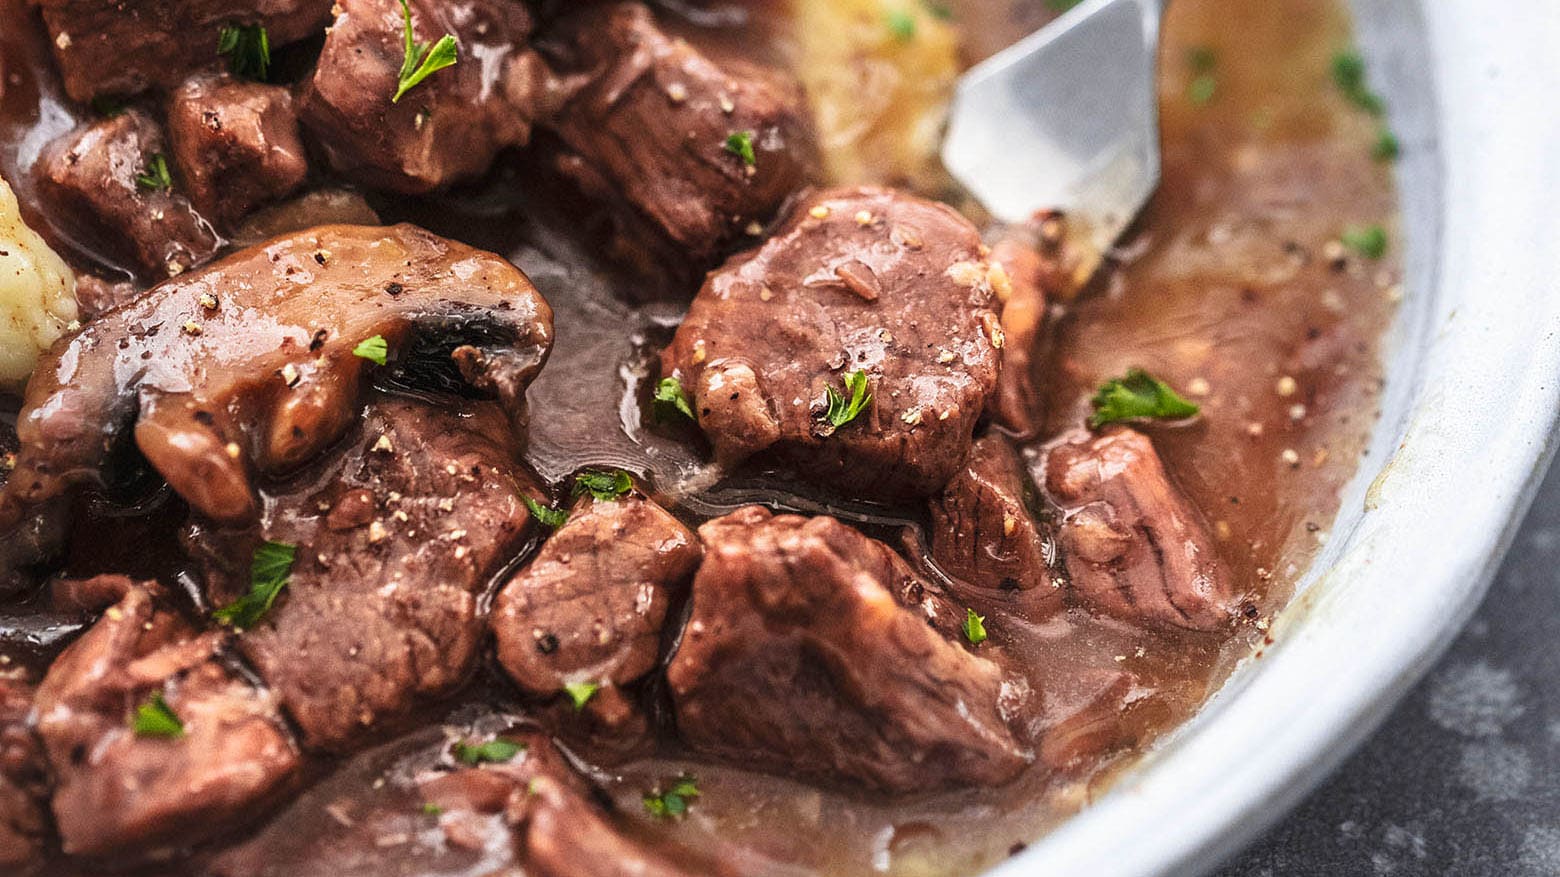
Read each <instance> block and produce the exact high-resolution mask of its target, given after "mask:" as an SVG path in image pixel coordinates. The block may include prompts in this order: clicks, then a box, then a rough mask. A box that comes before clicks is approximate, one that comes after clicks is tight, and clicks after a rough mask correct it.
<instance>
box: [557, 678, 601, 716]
mask: <svg viewBox="0 0 1560 877" xmlns="http://www.w3.org/2000/svg"><path fill="white" fill-rule="evenodd" d="M563 690H564V692H565V693H566V694H568V695H569V700H572V701H574V711H575V712H579V711H580V710H582V709H584V708H585V704H586V703H589V702H590V699H591V698H592V697H595V696H596V692H598V691H600V690H601V686H600V685H598V684H597V683H595V682H565V683H564V684H563Z"/></svg>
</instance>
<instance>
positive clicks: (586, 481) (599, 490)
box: [574, 469, 634, 502]
mask: <svg viewBox="0 0 1560 877" xmlns="http://www.w3.org/2000/svg"><path fill="white" fill-rule="evenodd" d="M633 489H634V477H633V476H632V475H629V474H628V473H627V472H624V471H623V470H622V469H608V470H594V469H593V470H589V471H586V472H581V473H580V474H578V475H576V476H574V495H575V496H583V495H585V494H587V493H588V494H590V495H591V496H593V497H595V498H596V499H597V500H600V501H601V502H611V501H612V500H615V499H617V498H618V497H620V496H622V495H623V494H625V493H628V492H629V491H630V490H633Z"/></svg>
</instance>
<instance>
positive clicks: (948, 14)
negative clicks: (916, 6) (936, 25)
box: [921, 0, 953, 21]
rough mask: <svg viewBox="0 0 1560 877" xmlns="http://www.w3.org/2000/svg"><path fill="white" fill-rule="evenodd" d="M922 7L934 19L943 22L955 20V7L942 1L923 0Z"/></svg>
mask: <svg viewBox="0 0 1560 877" xmlns="http://www.w3.org/2000/svg"><path fill="white" fill-rule="evenodd" d="M921 5H922V6H923V7H925V9H926V11H927V12H928V13H929V14H930V15H931V16H932V17H933V18H936V19H939V20H941V21H952V20H953V7H952V6H949V5H948V4H947V3H944V2H942V0H922V2H921Z"/></svg>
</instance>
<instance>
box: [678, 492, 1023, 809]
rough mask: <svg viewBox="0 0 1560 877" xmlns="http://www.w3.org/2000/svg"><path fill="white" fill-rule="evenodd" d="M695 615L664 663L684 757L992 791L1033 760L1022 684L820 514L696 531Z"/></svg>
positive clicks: (878, 551)
mask: <svg viewBox="0 0 1560 877" xmlns="http://www.w3.org/2000/svg"><path fill="white" fill-rule="evenodd" d="M699 538H700V539H702V540H703V542H704V550H705V556H704V562H703V564H702V565H701V566H700V567H699V571H698V573H697V574H696V575H695V576H694V580H693V612H692V616H691V618H690V619H689V621H688V625H687V627H686V629H685V630H684V632H683V638H682V643H681V645H680V646H679V647H678V650H677V654H676V655H675V656H674V657H673V659H672V662H671V665H670V667H669V668H668V670H667V679H668V681H669V683H670V688H671V694H672V700H673V703H674V706H675V709H676V716H677V727H678V730H679V732H680V733H681V735H682V738H683V739H684V740H685V741H686V742H687V743H688V745H689V746H691V747H692V748H693V749H694V750H695V751H696V752H700V753H703V754H707V755H713V756H716V757H720V758H723V759H728V760H731V761H734V762H737V763H741V764H744V765H754V766H758V767H762V768H767V769H769V770H773V771H776V772H781V773H786V774H798V775H802V776H808V777H812V778H815V779H819V780H824V781H832V782H845V781H851V782H853V783H859V784H862V785H865V786H868V787H871V788H876V789H882V790H886V791H891V792H911V791H917V790H925V789H928V788H939V787H947V786H957V785H969V784H980V785H996V784H999V783H1003V782H1006V781H1007V780H1010V779H1012V778H1013V777H1014V776H1015V775H1016V774H1017V773H1018V772H1019V771H1020V770H1022V769H1023V768H1024V766H1025V765H1026V764H1028V763H1029V762H1030V760H1031V759H1032V753H1031V752H1030V751H1029V750H1028V749H1027V748H1026V746H1025V745H1024V744H1023V743H1021V742H1020V741H1019V740H1018V739H1017V738H1016V737H1015V733H1014V730H1013V728H1012V727H1010V725H1009V723H1010V721H1011V720H1012V719H1013V716H1014V713H1015V711H1016V710H1017V708H1018V707H1019V705H1020V701H1021V699H1022V698H1023V697H1024V696H1025V693H1026V691H1027V689H1026V688H1025V687H1024V686H1022V685H1021V684H1019V683H1016V682H1014V681H1012V680H1009V679H1008V678H1006V676H1005V674H1004V673H1003V671H1002V670H1000V669H999V668H998V667H997V665H995V664H993V663H992V662H991V661H988V660H986V659H985V658H982V657H979V656H977V655H975V654H972V653H971V652H969V651H967V650H966V649H965V648H963V647H961V646H959V645H957V644H955V643H952V642H949V641H948V640H947V639H945V638H944V637H943V636H940V635H939V634H938V633H937V632H936V631H935V630H934V629H933V628H932V627H931V626H929V625H928V624H927V623H926V621H925V620H924V619H923V617H922V616H921V614H920V613H918V612H915V611H912V610H910V609H907V608H905V607H904V606H902V605H900V604H899V603H898V602H896V600H895V596H894V594H895V593H896V592H898V591H900V590H901V589H902V588H903V583H904V582H905V581H907V580H911V579H913V575H912V573H911V572H910V570H909V568H908V567H906V566H905V564H904V562H903V561H902V560H900V559H899V557H898V555H896V554H894V553H893V552H892V551H891V550H889V548H888V547H887V546H886V545H883V544H882V543H880V542H875V541H873V540H872V539H869V538H867V537H866V536H863V535H861V534H860V533H857V532H856V531H854V530H852V529H850V528H849V527H846V526H845V525H844V524H841V523H840V522H839V521H836V520H834V519H833V518H811V519H809V518H803V517H799V516H795V515H781V516H778V517H776V516H774V515H771V514H770V513H769V512H768V511H767V510H765V509H762V508H758V507H750V508H746V509H742V510H740V511H737V512H734V513H733V514H730V515H727V516H726V517H724V518H718V519H716V520H713V521H710V522H709V523H707V524H705V525H704V526H702V527H700V528H699Z"/></svg>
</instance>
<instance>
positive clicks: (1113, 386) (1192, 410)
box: [1089, 368, 1199, 429]
mask: <svg viewBox="0 0 1560 877" xmlns="http://www.w3.org/2000/svg"><path fill="white" fill-rule="evenodd" d="M1092 404H1093V405H1094V414H1093V416H1091V417H1090V418H1089V426H1090V427H1091V428H1094V429H1099V428H1100V427H1102V426H1104V425H1105V424H1107V423H1117V422H1119V421H1123V420H1137V419H1139V418H1145V417H1151V418H1155V419H1158V420H1180V419H1182V418H1185V417H1191V416H1192V415H1194V414H1196V413H1197V412H1198V410H1199V409H1198V407H1197V406H1196V405H1194V404H1192V403H1191V402H1188V401H1186V400H1185V399H1183V398H1181V396H1180V394H1178V393H1176V391H1175V390H1172V389H1171V388H1170V385H1169V384H1166V383H1165V382H1164V381H1161V380H1159V379H1158V378H1156V377H1154V376H1153V375H1150V374H1149V373H1148V372H1146V371H1143V370H1142V369H1140V368H1134V369H1129V370H1128V371H1127V374H1126V376H1125V377H1121V378H1117V379H1115V380H1112V381H1106V382H1105V384H1104V385H1103V386H1101V387H1100V389H1099V392H1097V393H1095V394H1094V399H1093V402H1092Z"/></svg>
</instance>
